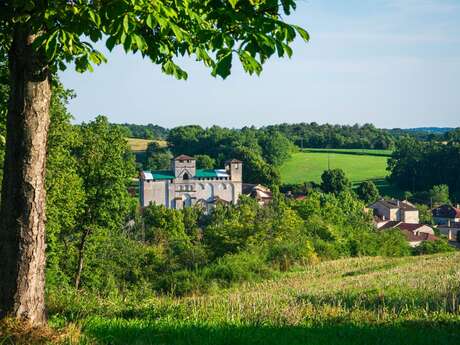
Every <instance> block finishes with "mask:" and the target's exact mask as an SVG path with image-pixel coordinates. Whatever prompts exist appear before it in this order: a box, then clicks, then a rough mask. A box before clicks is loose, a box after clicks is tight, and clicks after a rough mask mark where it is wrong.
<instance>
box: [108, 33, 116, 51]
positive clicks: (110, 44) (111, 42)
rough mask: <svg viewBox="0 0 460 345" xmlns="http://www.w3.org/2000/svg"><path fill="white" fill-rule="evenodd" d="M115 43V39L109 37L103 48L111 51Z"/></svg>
mask: <svg viewBox="0 0 460 345" xmlns="http://www.w3.org/2000/svg"><path fill="white" fill-rule="evenodd" d="M116 43H117V38H116V37H115V36H110V37H109V38H108V39H107V41H106V42H105V46H106V47H107V49H108V50H110V51H112V50H113V47H115V44H116Z"/></svg>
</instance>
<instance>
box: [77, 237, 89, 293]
mask: <svg viewBox="0 0 460 345" xmlns="http://www.w3.org/2000/svg"><path fill="white" fill-rule="evenodd" d="M88 235H89V230H88V229H86V230H84V231H83V234H82V235H81V240H80V244H79V246H78V263H77V265H78V266H77V271H76V272H75V289H77V290H78V289H79V288H80V280H81V272H82V271H83V260H84V257H85V244H86V238H87V237H88Z"/></svg>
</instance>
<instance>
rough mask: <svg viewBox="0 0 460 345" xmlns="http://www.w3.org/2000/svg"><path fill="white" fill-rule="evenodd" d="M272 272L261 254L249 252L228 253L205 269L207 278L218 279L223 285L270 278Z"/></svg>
mask: <svg viewBox="0 0 460 345" xmlns="http://www.w3.org/2000/svg"><path fill="white" fill-rule="evenodd" d="M272 274H273V273H272V271H271V270H270V268H269V267H268V266H267V265H266V263H265V262H264V261H263V260H262V258H261V257H260V255H258V254H256V253H248V252H241V253H238V254H230V255H229V254H227V255H225V256H224V257H222V258H220V259H218V260H217V262H215V263H214V264H212V265H211V266H209V267H208V268H205V270H204V277H205V278H206V280H216V281H217V282H218V283H219V284H220V285H223V286H230V285H232V284H233V283H241V282H244V281H254V280H258V279H261V278H268V277H271V276H272Z"/></svg>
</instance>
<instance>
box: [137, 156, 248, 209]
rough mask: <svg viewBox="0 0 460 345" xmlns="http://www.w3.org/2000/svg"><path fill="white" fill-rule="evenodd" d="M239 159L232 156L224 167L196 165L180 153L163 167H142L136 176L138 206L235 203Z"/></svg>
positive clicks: (238, 192) (240, 170)
mask: <svg viewBox="0 0 460 345" xmlns="http://www.w3.org/2000/svg"><path fill="white" fill-rule="evenodd" d="M242 185H243V163H242V162H241V161H239V160H236V159H233V160H230V161H227V162H226V163H225V167H224V169H197V168H196V160H195V159H194V158H193V157H189V156H187V155H180V156H178V157H176V158H173V159H172V160H171V169H170V170H166V171H142V172H141V173H140V178H139V187H140V202H141V206H142V207H146V206H148V205H150V204H156V205H163V206H166V207H168V208H174V209H182V208H184V207H191V206H193V205H199V206H202V207H204V208H206V209H209V208H210V207H213V206H215V205H216V204H217V203H219V202H222V203H232V204H236V203H237V202H238V199H239V197H240V195H241V193H242Z"/></svg>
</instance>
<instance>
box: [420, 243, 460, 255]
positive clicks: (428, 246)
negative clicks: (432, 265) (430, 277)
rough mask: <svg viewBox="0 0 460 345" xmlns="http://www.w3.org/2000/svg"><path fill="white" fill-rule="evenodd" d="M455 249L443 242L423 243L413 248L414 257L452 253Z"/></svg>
mask: <svg viewBox="0 0 460 345" xmlns="http://www.w3.org/2000/svg"><path fill="white" fill-rule="evenodd" d="M454 250H455V249H454V248H453V247H452V246H450V245H449V243H447V241H445V240H436V241H423V242H422V243H421V244H420V245H419V246H417V247H415V248H414V254H415V255H426V254H435V253H445V252H453V251H454Z"/></svg>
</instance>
